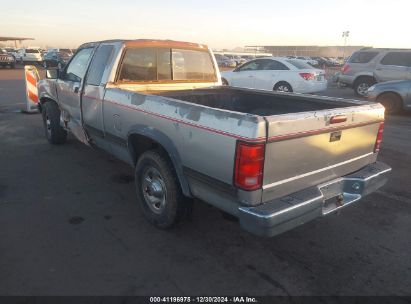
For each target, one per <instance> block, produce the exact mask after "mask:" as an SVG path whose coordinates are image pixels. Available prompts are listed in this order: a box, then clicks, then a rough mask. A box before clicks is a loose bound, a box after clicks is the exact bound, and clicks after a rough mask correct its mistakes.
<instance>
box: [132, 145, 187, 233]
mask: <svg viewBox="0 0 411 304" xmlns="http://www.w3.org/2000/svg"><path fill="white" fill-rule="evenodd" d="M135 184H136V191H137V197H138V199H139V201H140V205H141V208H142V209H143V212H144V216H145V218H146V219H147V220H148V221H149V222H150V223H151V224H153V225H155V226H156V227H158V228H161V229H168V228H172V227H173V226H175V224H177V223H178V222H181V221H182V220H184V219H187V218H188V217H189V215H190V213H191V210H192V201H191V200H190V199H188V198H186V197H185V196H184V195H183V193H182V191H181V187H180V183H179V181H178V178H177V176H176V173H175V171H174V167H173V165H172V163H171V161H170V160H169V158H168V157H167V156H166V155H165V154H164V153H163V152H162V151H160V150H150V151H147V152H145V153H143V154H142V155H141V156H140V158H139V159H138V161H137V165H136V169H135Z"/></svg>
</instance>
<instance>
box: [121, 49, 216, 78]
mask: <svg viewBox="0 0 411 304" xmlns="http://www.w3.org/2000/svg"><path fill="white" fill-rule="evenodd" d="M170 80H176V81H215V71H214V66H213V63H212V60H211V56H210V54H209V53H208V52H204V51H196V50H185V49H184V50H183V49H169V48H130V49H127V50H126V52H125V54H124V59H123V62H122V65H121V68H120V73H119V77H118V81H120V82H157V81H170Z"/></svg>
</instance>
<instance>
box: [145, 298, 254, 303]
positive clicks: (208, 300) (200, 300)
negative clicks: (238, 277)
mask: <svg viewBox="0 0 411 304" xmlns="http://www.w3.org/2000/svg"><path fill="white" fill-rule="evenodd" d="M150 303H258V300H257V299H256V298H253V297H150Z"/></svg>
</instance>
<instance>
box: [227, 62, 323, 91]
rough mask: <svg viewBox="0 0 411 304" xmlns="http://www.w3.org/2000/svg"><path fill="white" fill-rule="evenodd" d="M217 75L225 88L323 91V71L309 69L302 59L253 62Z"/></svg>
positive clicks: (309, 66) (310, 67)
mask: <svg viewBox="0 0 411 304" xmlns="http://www.w3.org/2000/svg"><path fill="white" fill-rule="evenodd" d="M221 75H222V78H223V83H224V84H225V85H230V86H234V87H241V88H252V89H260V90H269V91H273V90H274V91H279V92H295V93H314V92H321V91H324V90H326V89H327V80H326V79H325V72H324V71H323V70H319V69H316V68H313V67H312V66H311V65H309V64H307V63H305V62H304V61H302V60H298V59H288V58H283V57H270V58H263V59H255V60H252V61H249V62H247V63H245V64H243V65H242V66H240V67H238V68H236V69H235V70H233V71H224V72H222V73H221Z"/></svg>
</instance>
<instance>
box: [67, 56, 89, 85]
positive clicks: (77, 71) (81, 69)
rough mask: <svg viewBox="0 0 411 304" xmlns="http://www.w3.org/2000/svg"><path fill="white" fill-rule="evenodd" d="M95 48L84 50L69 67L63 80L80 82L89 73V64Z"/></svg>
mask: <svg viewBox="0 0 411 304" xmlns="http://www.w3.org/2000/svg"><path fill="white" fill-rule="evenodd" d="M92 52H93V48H87V49H82V50H80V51H78V52H77V54H76V56H74V58H73V59H72V60H71V62H70V64H69V65H68V66H67V68H66V71H65V73H64V76H63V78H64V79H65V80H68V81H75V82H80V81H81V80H82V79H83V78H84V75H85V74H86V71H87V63H88V61H89V59H90V56H91V53H92Z"/></svg>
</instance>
